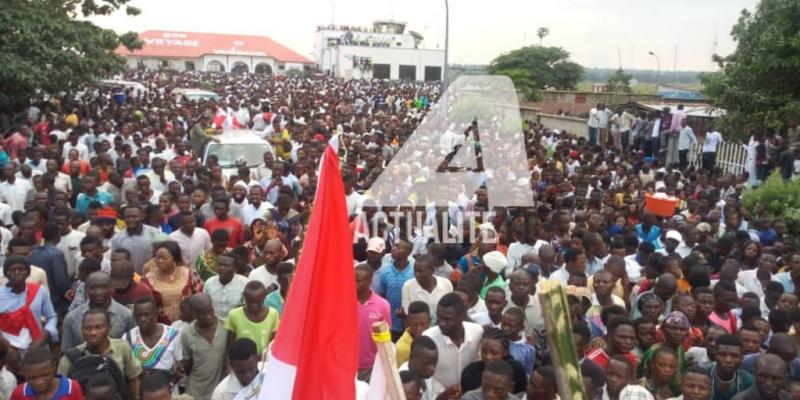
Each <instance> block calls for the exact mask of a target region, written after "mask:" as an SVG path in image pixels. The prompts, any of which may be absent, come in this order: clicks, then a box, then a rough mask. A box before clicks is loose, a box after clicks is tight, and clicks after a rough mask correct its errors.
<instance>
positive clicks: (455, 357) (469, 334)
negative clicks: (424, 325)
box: [422, 322, 483, 387]
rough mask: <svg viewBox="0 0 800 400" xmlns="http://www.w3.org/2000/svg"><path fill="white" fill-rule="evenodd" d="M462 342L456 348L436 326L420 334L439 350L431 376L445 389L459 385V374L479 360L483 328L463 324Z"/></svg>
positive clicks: (476, 325)
mask: <svg viewBox="0 0 800 400" xmlns="http://www.w3.org/2000/svg"><path fill="white" fill-rule="evenodd" d="M463 324H464V341H463V342H462V343H461V346H458V347H456V345H455V344H453V342H452V341H451V340H450V338H449V337H447V336H445V335H443V334H442V331H441V330H439V327H438V326H434V327H432V328H428V329H427V330H426V331H425V332H423V333H422V334H423V335H425V336H427V337H429V338H431V339H433V342H434V343H436V348H437V349H438V350H439V362H438V363H437V364H436V371H435V372H434V373H433V376H434V377H435V378H436V379H438V380H439V381H441V382H442V384H444V385H445V387H450V386H453V385H458V384H460V383H461V372H463V371H464V368H466V367H467V365H469V364H470V363H472V362H475V361H478V360H479V359H480V354H479V349H480V342H481V338H482V337H483V327H481V326H480V325H478V324H475V323H472V322H464V323H463Z"/></svg>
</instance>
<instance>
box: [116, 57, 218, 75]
mask: <svg viewBox="0 0 800 400" xmlns="http://www.w3.org/2000/svg"><path fill="white" fill-rule="evenodd" d="M139 60H141V61H142V62H143V63H144V65H145V67H146V68H149V69H159V68H161V67H162V62H163V61H166V62H167V68H169V69H174V70H176V71H183V70H185V69H186V63H187V62H193V63H194V69H195V70H196V71H200V70H201V69H202V68H203V63H202V59H200V58H166V57H161V58H159V57H138V56H135V55H133V56H125V62H126V64H127V66H128V68H131V69H133V68H137V67H138V66H139Z"/></svg>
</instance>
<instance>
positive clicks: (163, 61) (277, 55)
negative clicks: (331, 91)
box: [116, 30, 313, 74]
mask: <svg viewBox="0 0 800 400" xmlns="http://www.w3.org/2000/svg"><path fill="white" fill-rule="evenodd" d="M139 39H140V40H141V41H142V42H143V43H144V45H143V47H142V48H141V49H139V50H134V51H129V50H128V49H126V48H125V47H124V46H120V47H119V48H117V50H116V53H117V54H118V55H121V56H123V57H125V59H126V60H127V62H128V67H130V68H137V67H146V68H152V69H157V68H168V69H174V70H179V71H185V70H190V71H192V70H194V71H216V72H234V73H237V72H239V73H243V72H256V73H264V74H272V73H275V74H284V73H286V72H289V71H292V70H296V71H303V70H304V69H309V68H312V67H313V62H312V61H311V60H309V59H308V58H306V57H304V56H302V55H300V54H299V53H297V52H295V51H294V50H292V49H290V48H288V47H286V46H284V45H282V44H280V43H278V42H276V41H274V40H272V39H270V38H268V37H266V36H250V35H227V34H220V33H198V32H167V31H153V30H151V31H144V32H141V33H139Z"/></svg>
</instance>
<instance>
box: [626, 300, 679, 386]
mask: <svg viewBox="0 0 800 400" xmlns="http://www.w3.org/2000/svg"><path fill="white" fill-rule="evenodd" d="M661 326H662V332H663V333H664V340H663V341H662V342H661V343H656V344H654V345H652V346H650V348H649V349H647V351H645V352H644V355H642V359H641V360H639V371H638V372H639V373H638V375H639V376H650V371H651V369H652V368H653V362H652V361H653V358H654V356H655V354H656V350H658V348H659V347H662V346H668V347H670V348H672V350H673V351H675V353H676V354H677V357H678V372H677V373H676V374H675V376H673V377H672V379H671V380H670V381H669V387H670V389H671V390H672V391H673V392H676V393H679V392H680V376H681V375H683V372H684V371H685V369H686V355H685V352H684V350H683V341H684V340H685V339H686V335H688V334H689V329H691V327H692V325H691V323H690V322H689V318H687V317H686V314H684V313H682V312H680V311H673V312H671V313H669V315H668V316H667V318H666V319H664V322H663V323H662V324H661Z"/></svg>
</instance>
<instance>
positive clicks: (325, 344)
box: [266, 146, 359, 400]
mask: <svg viewBox="0 0 800 400" xmlns="http://www.w3.org/2000/svg"><path fill="white" fill-rule="evenodd" d="M315 199H316V203H315V204H314V210H313V211H312V213H311V222H310V223H309V228H308V234H307V235H306V238H305V242H304V243H303V254H302V256H301V257H300V262H299V264H298V266H297V272H295V277H294V280H293V281H292V289H291V290H290V291H289V296H288V298H287V299H286V307H285V308H284V311H283V316H282V317H281V329H280V330H278V333H277V336H276V338H275V345H274V346H273V347H272V349H273V350H272V351H273V355H274V356H275V357H276V358H277V359H279V360H281V361H283V362H284V363H287V364H291V365H294V366H296V367H297V374H296V377H295V382H294V388H293V392H292V398H293V399H297V400H300V399H352V398H354V397H355V380H354V377H355V376H356V371H357V369H358V354H359V350H358V347H359V346H358V315H357V304H358V303H357V301H356V289H355V280H354V279H353V244H352V240H351V236H350V234H349V233H350V229H349V227H348V221H347V205H346V203H345V196H344V185H343V183H342V177H341V175H340V173H339V159H338V157H337V156H336V154H335V153H334V152H333V149H332V148H331V147H330V146H328V147H327V149H326V150H325V157H324V159H323V162H322V169H321V172H320V176H319V184H318V186H317V194H316V196H315ZM331 299H336V301H331ZM266 384H270V383H269V376H267V380H266ZM275 384H278V383H275Z"/></svg>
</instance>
